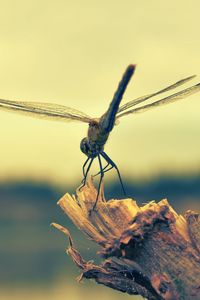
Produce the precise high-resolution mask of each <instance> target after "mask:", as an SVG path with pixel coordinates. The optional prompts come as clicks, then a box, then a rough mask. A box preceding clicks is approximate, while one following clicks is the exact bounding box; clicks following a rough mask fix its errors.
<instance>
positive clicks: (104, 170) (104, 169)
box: [92, 161, 113, 177]
mask: <svg viewBox="0 0 200 300" xmlns="http://www.w3.org/2000/svg"><path fill="white" fill-rule="evenodd" d="M106 163H107V164H106V166H105V167H103V169H102V171H103V172H104V173H106V172H107V171H109V170H110V168H108V170H106V169H107V167H108V166H109V165H110V164H109V163H108V162H107V161H106ZM112 168H113V167H112ZM99 174H101V171H99V172H98V173H96V174H95V175H93V176H92V177H96V176H97V175H99Z"/></svg>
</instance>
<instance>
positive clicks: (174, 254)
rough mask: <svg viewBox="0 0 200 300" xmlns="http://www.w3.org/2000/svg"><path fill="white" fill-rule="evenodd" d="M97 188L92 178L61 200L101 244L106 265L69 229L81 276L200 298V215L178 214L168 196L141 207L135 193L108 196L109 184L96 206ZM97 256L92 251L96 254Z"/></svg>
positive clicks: (139, 290)
mask: <svg viewBox="0 0 200 300" xmlns="http://www.w3.org/2000/svg"><path fill="white" fill-rule="evenodd" d="M96 196H97V191H96V189H95V188H94V185H93V183H92V181H91V180H89V181H88V182H87V184H86V186H84V187H83V188H82V189H81V190H79V189H78V190H77V195H76V196H74V195H72V196H71V195H69V194H68V193H67V194H66V195H64V196H63V197H62V198H61V199H60V200H59V201H58V205H59V206H60V207H61V208H62V210H63V211H64V212H65V213H66V215H67V216H68V217H69V218H70V219H71V220H72V221H73V223H74V224H75V225H76V226H77V228H79V229H80V230H81V231H82V232H84V233H85V234H86V235H87V237H88V238H89V239H91V240H93V241H94V242H96V243H98V244H99V245H100V246H101V250H100V251H99V252H98V254H100V255H101V256H102V259H103V262H102V263H101V265H99V266H97V265H94V264H93V263H92V262H91V261H89V262H87V261H85V260H84V259H83V258H82V256H81V254H80V253H79V252H78V251H77V249H76V248H75V246H74V243H73V239H72V237H71V235H70V233H69V231H68V230H67V229H66V228H64V227H63V226H61V225H59V224H56V223H53V224H52V225H53V226H54V227H56V228H57V229H59V230H60V231H62V232H63V233H64V234H66V235H67V237H68V239H69V247H68V249H67V253H68V254H69V255H70V256H71V258H72V259H73V261H74V263H75V264H76V265H77V266H78V267H79V268H80V269H82V271H83V273H82V275H81V278H82V277H84V278H88V279H94V280H95V281H96V282H97V283H100V284H104V285H106V286H108V287H110V288H113V289H116V290H119V291H122V292H126V293H128V294H130V295H141V296H143V297H144V298H147V299H152V300H153V299H155V300H156V299H166V300H176V299H177V300H182V299H183V300H186V299H187V300H189V299H191V300H199V299H200V217H199V214H197V213H195V212H192V211H188V212H187V213H186V215H185V218H184V217H182V216H181V215H178V214H177V213H176V212H175V211H174V210H173V208H172V207H171V206H170V205H169V203H168V201H167V200H166V199H164V200H161V201H160V202H159V203H155V202H153V201H152V202H150V203H148V204H146V205H144V206H142V207H138V206H137V204H136V202H135V201H134V200H133V199H123V200H114V199H113V200H109V201H108V202H106V201H105V199H104V196H103V190H101V193H100V197H99V200H98V203H97V206H96V209H95V210H93V206H94V203H95V201H96ZM91 259H92V257H91Z"/></svg>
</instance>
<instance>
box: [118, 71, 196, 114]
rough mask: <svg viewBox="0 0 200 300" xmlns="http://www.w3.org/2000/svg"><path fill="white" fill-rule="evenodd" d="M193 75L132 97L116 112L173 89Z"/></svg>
mask: <svg viewBox="0 0 200 300" xmlns="http://www.w3.org/2000/svg"><path fill="white" fill-rule="evenodd" d="M194 77H196V75H193V76H190V77H187V78H184V79H181V80H179V81H177V82H175V83H174V84H172V85H169V86H167V87H166V88H164V89H162V90H160V91H157V92H155V93H152V94H148V95H145V96H142V97H139V98H137V99H134V100H132V101H129V102H128V103H125V104H124V105H122V106H121V107H120V108H119V110H118V113H121V112H123V111H125V110H127V109H129V108H131V107H133V106H135V105H138V104H140V103H142V102H144V101H146V100H148V99H150V98H152V97H155V96H157V95H159V94H162V93H165V92H168V91H170V90H173V89H175V88H177V87H179V86H181V85H182V84H185V83H186V82H188V81H189V80H191V79H193V78H194Z"/></svg>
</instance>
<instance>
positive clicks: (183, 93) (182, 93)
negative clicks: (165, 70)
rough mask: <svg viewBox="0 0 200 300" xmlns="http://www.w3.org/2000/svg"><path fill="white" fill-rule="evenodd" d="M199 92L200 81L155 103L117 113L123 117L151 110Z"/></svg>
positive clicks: (119, 116)
mask: <svg viewBox="0 0 200 300" xmlns="http://www.w3.org/2000/svg"><path fill="white" fill-rule="evenodd" d="M198 92H200V83H198V84H196V85H194V86H192V87H189V88H187V89H184V90H182V91H180V92H178V93H175V94H173V95H170V96H168V97H165V98H162V99H160V100H157V101H155V102H153V103H150V104H146V105H143V106H140V107H137V108H134V109H131V110H128V111H125V112H122V113H121V114H119V115H117V118H121V117H123V116H126V115H129V114H134V113H140V112H144V111H146V110H149V109H151V108H153V107H156V106H160V105H163V104H168V103H171V102H175V101H177V100H180V99H183V98H186V97H188V96H190V95H193V94H195V93H198Z"/></svg>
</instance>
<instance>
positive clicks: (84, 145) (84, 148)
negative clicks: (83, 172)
mask: <svg viewBox="0 0 200 300" xmlns="http://www.w3.org/2000/svg"><path fill="white" fill-rule="evenodd" d="M80 148H81V151H82V152H83V153H85V154H87V153H88V151H89V147H88V142H87V139H86V138H84V139H82V141H81V145H80Z"/></svg>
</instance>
